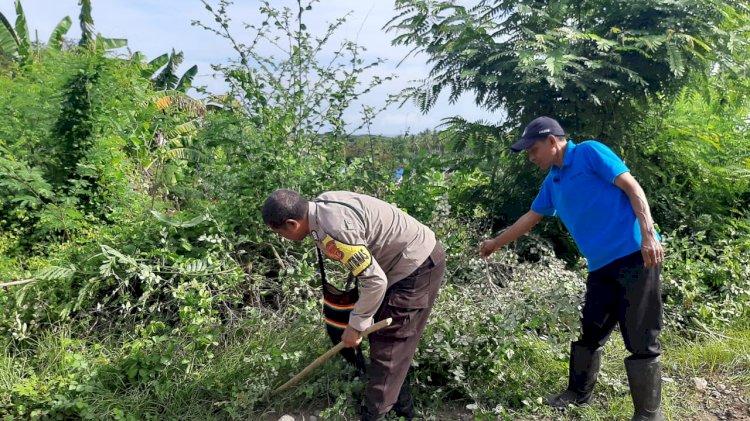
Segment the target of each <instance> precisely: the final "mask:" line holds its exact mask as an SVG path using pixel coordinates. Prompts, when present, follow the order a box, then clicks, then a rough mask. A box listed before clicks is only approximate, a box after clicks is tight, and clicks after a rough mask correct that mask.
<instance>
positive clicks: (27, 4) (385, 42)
mask: <svg viewBox="0 0 750 421" xmlns="http://www.w3.org/2000/svg"><path fill="white" fill-rule="evenodd" d="M216 3H217V0H211V4H216ZM260 4H261V3H260V2H259V1H257V0H236V1H235V4H234V5H233V6H232V7H231V8H230V11H231V16H232V19H233V22H234V23H235V24H240V23H242V22H248V23H256V22H259V18H260V13H259V12H258V7H259V6H260ZM271 4H272V5H273V6H274V7H276V8H281V7H283V6H284V5H288V6H292V5H294V4H295V3H293V2H291V1H288V0H272V1H271ZM22 5H23V7H24V12H25V13H26V18H27V22H28V26H29V30H30V32H31V34H32V39H33V38H35V36H38V39H39V40H42V41H45V42H46V40H47V39H48V38H49V34H50V33H51V31H52V29H53V28H54V27H55V25H56V24H57V23H58V22H59V21H60V20H61V19H62V18H63V17H64V16H70V17H71V19H73V27H72V28H71V30H70V31H69V32H68V37H70V38H75V39H77V38H79V37H80V29H79V27H78V15H79V11H80V8H79V6H78V0H22ZM0 11H1V12H2V13H3V14H4V15H5V16H6V17H7V18H8V19H9V20H10V21H11V22H14V21H15V16H16V15H15V11H14V9H13V1H12V0H0ZM350 12H351V14H350V15H349V17H348V18H347V22H346V24H345V25H344V27H343V28H342V29H341V30H340V31H339V34H340V35H341V36H342V37H345V38H346V39H349V40H352V41H356V42H357V43H358V44H359V45H361V46H364V47H365V48H367V54H368V55H369V56H370V58H374V57H380V58H383V59H386V60H387V61H386V63H385V64H383V65H381V66H379V67H378V68H377V69H378V73H379V74H381V75H388V74H391V73H395V74H396V75H397V76H398V77H397V79H396V80H394V81H391V82H388V83H387V84H386V85H384V86H383V87H381V88H379V89H377V90H376V91H375V92H373V93H372V94H371V95H369V96H368V97H366V98H365V99H364V100H363V102H364V103H365V104H367V105H372V106H374V107H377V106H379V105H381V104H382V103H383V102H384V100H385V98H386V96H387V95H388V94H391V93H396V92H399V91H400V90H401V89H403V88H404V87H406V86H408V85H409V84H410V82H411V81H413V80H418V79H421V78H424V77H426V76H427V73H428V72H429V68H428V67H427V65H426V63H425V62H426V59H425V56H416V57H411V58H408V59H407V60H406V61H405V62H403V63H402V64H401V65H400V66H399V67H398V68H396V65H397V64H398V63H399V61H401V60H402V59H403V58H404V56H405V55H406V53H407V51H408V49H407V48H405V47H394V46H391V40H392V38H393V37H394V35H395V34H394V33H392V32H391V33H385V31H383V30H382V29H381V28H382V27H383V25H384V24H385V23H386V22H387V21H388V20H390V19H391V18H392V17H393V16H394V15H395V13H394V10H393V1H392V0H379V1H378V0H321V1H320V2H319V3H315V4H314V5H313V10H312V11H311V12H310V15H309V18H310V20H309V21H307V23H308V27H309V28H310V29H311V30H312V31H314V33H316V34H317V33H320V34H322V32H320V31H322V29H323V28H325V27H326V24H327V22H331V21H333V20H335V19H336V18H339V17H343V16H344V15H346V14H347V13H350ZM93 17H94V24H95V27H96V29H97V31H98V32H100V33H102V35H103V36H106V37H110V38H126V39H127V40H128V45H129V48H130V50H131V51H141V52H143V53H144V54H145V55H146V56H147V57H148V58H149V59H152V58H155V57H157V56H159V55H161V54H163V53H166V52H169V51H171V49H172V48H174V49H175V50H177V51H183V52H184V54H185V62H184V64H183V66H182V67H181V72H184V71H185V70H186V69H187V68H188V67H190V66H192V65H193V64H197V65H198V68H199V69H198V70H199V71H198V77H197V78H196V79H195V81H194V82H193V84H194V85H204V86H207V87H208V89H209V91H211V92H214V93H221V92H222V91H224V90H225V89H226V86H225V85H224V84H223V82H222V81H221V78H217V77H215V76H214V75H213V71H212V70H211V67H210V64H217V63H225V62H227V60H229V59H233V58H236V57H237V55H236V54H235V53H234V52H233V51H232V49H231V46H230V45H229V43H228V42H227V41H226V40H224V39H221V38H219V37H218V36H216V35H214V34H211V33H209V32H207V31H205V30H204V29H201V28H199V27H197V26H192V25H191V24H190V22H191V21H192V20H195V19H198V20H202V21H204V22H207V23H208V22H210V21H211V16H210V15H209V13H208V11H206V10H205V9H204V7H203V4H202V3H201V2H200V0H93ZM318 29H319V30H318ZM235 33H236V36H238V38H240V39H241V40H243V39H242V38H243V36H244V40H245V41H246V40H248V38H249V36H250V35H249V33H248V32H244V31H243V30H241V29H239V28H238V29H237V30H236V31H235ZM356 108H357V109H359V107H356ZM357 113H358V111H357V110H350V112H349V113H348V114H347V116H346V119H347V121H348V122H352V123H354V122H355V121H359V120H358V119H357V117H356V116H357ZM453 115H461V116H463V117H464V118H467V119H469V120H478V119H483V120H486V121H490V122H496V121H498V120H500V118H501V117H500V115H499V114H498V113H489V112H486V111H483V110H479V109H477V108H476V107H475V106H474V105H473V103H472V98H471V97H470V96H464V97H463V98H461V100H460V101H459V102H458V103H456V104H449V103H448V101H447V100H446V98H445V96H444V97H443V98H441V100H440V101H439V103H438V104H437V105H436V106H435V107H434V108H433V110H432V111H431V112H429V113H428V114H422V113H420V112H419V111H418V110H417V109H416V107H415V106H414V105H412V104H411V103H407V104H405V105H404V106H403V107H402V108H397V107H392V108H391V109H390V110H387V111H385V112H384V113H383V114H381V115H380V116H379V117H378V118H377V119H376V120H375V122H374V124H373V126H372V129H371V130H372V132H373V133H378V134H387V135H397V134H403V133H405V132H407V131H408V132H410V133H417V132H420V131H422V130H425V129H434V128H435V127H436V126H438V125H439V124H440V120H441V119H442V118H445V117H448V116H453Z"/></svg>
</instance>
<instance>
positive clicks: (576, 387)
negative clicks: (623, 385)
mask: <svg viewBox="0 0 750 421" xmlns="http://www.w3.org/2000/svg"><path fill="white" fill-rule="evenodd" d="M601 357H602V350H601V348H598V349H596V350H593V351H592V350H591V348H587V347H584V346H581V345H577V344H576V343H575V342H574V343H572V344H570V363H569V366H568V389H567V390H565V391H564V392H562V393H559V394H557V395H553V396H549V397H547V399H546V403H547V405H550V406H555V407H560V408H564V407H567V406H568V405H583V404H586V403H589V401H590V400H591V393H592V392H593V390H594V385H595V384H596V378H597V377H598V376H599V368H600V367H601Z"/></svg>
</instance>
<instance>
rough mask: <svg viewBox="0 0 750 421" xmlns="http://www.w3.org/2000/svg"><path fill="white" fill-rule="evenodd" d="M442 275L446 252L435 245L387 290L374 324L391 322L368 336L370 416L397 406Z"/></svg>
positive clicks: (367, 395)
mask: <svg viewBox="0 0 750 421" xmlns="http://www.w3.org/2000/svg"><path fill="white" fill-rule="evenodd" d="M444 272H445V250H444V249H443V246H442V245H441V244H440V242H438V243H437V245H436V246H435V248H434V249H433V250H432V253H431V254H430V257H428V258H427V259H425V261H424V262H423V263H422V265H420V266H419V267H418V268H417V269H416V270H415V271H414V272H412V273H411V274H410V275H409V276H407V277H406V278H404V279H402V280H400V281H398V282H396V283H395V284H393V285H392V286H391V287H390V288H388V290H387V291H386V293H385V297H384V298H383V303H382V304H381V306H380V308H379V309H378V311H377V313H375V322H378V321H380V320H383V319H386V318H388V317H391V318H393V323H392V324H391V325H390V326H388V327H386V328H384V329H381V330H380V331H378V332H375V333H373V334H371V335H370V336H369V338H370V366H369V367H368V369H367V374H368V377H369V378H368V381H367V386H366V388H365V405H366V406H367V411H368V412H369V413H371V414H385V413H387V412H388V411H389V410H390V409H391V407H393V405H394V404H395V403H396V400H397V398H398V394H399V391H400V389H401V385H402V384H403V383H404V379H405V378H406V374H407V372H408V371H409V366H410V365H411V361H412V358H413V357H414V353H415V352H416V350H417V344H419V339H420V337H421V336H422V332H423V331H424V328H425V325H426V324H427V318H428V317H429V315H430V311H431V310H432V305H433V304H434V303H435V298H436V297H437V294H438V289H440V285H441V283H442V278H443V273H444Z"/></svg>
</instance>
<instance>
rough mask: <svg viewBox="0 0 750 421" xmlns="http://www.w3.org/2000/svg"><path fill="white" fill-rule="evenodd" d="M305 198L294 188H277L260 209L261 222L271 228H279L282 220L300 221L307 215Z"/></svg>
mask: <svg viewBox="0 0 750 421" xmlns="http://www.w3.org/2000/svg"><path fill="white" fill-rule="evenodd" d="M307 207H308V204H307V199H305V198H304V197H302V196H300V194H299V193H297V192H296V191H294V190H289V189H278V190H276V191H275V192H273V193H271V194H270V195H269V196H268V198H266V202H265V203H263V207H262V208H261V210H260V213H261V215H263V222H265V224H266V225H268V226H269V227H271V228H281V226H282V225H284V221H286V220H287V219H294V220H297V221H301V220H302V219H304V218H305V215H307Z"/></svg>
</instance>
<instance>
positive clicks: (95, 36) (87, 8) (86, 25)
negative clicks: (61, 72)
mask: <svg viewBox="0 0 750 421" xmlns="http://www.w3.org/2000/svg"><path fill="white" fill-rule="evenodd" d="M16 1H19V0H16ZM78 5H79V6H81V13H80V15H79V16H78V21H79V24H80V25H81V40H80V41H79V42H78V45H79V46H81V47H89V48H92V47H93V48H102V49H104V50H114V49H117V48H121V47H125V46H127V45H128V40H126V39H124V38H105V37H103V36H101V34H99V33H97V32H96V29H94V17H93V15H92V14H91V9H92V7H91V0H79V1H78Z"/></svg>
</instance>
